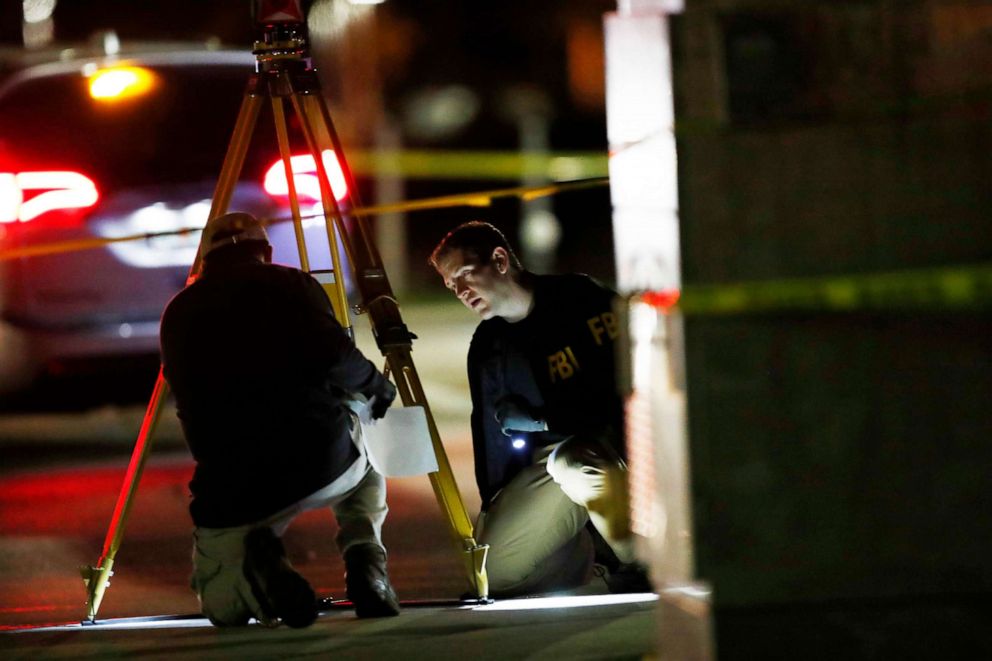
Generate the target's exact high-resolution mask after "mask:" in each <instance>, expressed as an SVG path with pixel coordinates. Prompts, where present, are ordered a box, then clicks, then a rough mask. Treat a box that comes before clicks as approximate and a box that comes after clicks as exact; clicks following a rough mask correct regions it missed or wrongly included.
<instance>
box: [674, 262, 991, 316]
mask: <svg viewBox="0 0 992 661" xmlns="http://www.w3.org/2000/svg"><path fill="white" fill-rule="evenodd" d="M676 307H677V308H678V309H679V310H680V311H681V312H682V313H683V314H685V315H686V316H718V315H741V314H767V313H773V312H873V311H879V312H899V311H910V312H928V311H933V312H939V311H954V310H958V311H961V310H980V309H992V264H975V265H970V266H949V267H937V268H921V269H912V270H902V271H890V272H886V273H869V274H861V275H844V276H823V277H816V278H793V279H782V280H768V281H759V282H747V283H731V284H714V285H687V286H686V287H684V288H683V290H682V292H681V296H680V298H679V301H678V303H677V305H676Z"/></svg>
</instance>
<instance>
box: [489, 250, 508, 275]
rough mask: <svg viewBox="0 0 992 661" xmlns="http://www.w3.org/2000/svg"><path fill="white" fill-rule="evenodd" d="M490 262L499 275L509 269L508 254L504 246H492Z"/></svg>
mask: <svg viewBox="0 0 992 661" xmlns="http://www.w3.org/2000/svg"><path fill="white" fill-rule="evenodd" d="M492 263H493V265H494V266H495V267H496V270H497V271H499V272H500V274H501V275H502V274H505V273H506V272H507V271H509V270H510V256H509V255H508V254H507V252H506V249H505V248H503V247H497V248H493V257H492Z"/></svg>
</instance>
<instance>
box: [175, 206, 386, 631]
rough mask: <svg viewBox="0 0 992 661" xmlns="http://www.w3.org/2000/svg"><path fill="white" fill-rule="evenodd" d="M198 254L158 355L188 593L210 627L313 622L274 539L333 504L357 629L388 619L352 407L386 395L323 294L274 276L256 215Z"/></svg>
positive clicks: (373, 491)
mask: <svg viewBox="0 0 992 661" xmlns="http://www.w3.org/2000/svg"><path fill="white" fill-rule="evenodd" d="M200 255H201V257H202V259H203V269H202V272H201V275H200V277H198V278H197V279H196V281H195V282H193V283H192V284H191V285H189V286H188V287H186V288H185V289H184V290H183V291H181V292H179V293H178V294H177V295H176V296H175V297H174V298H173V299H172V300H171V301H170V302H169V304H168V306H167V307H166V309H165V313H164V314H163V316H162V327H161V343H162V364H163V370H164V373H165V377H166V379H167V380H168V383H169V385H170V387H171V388H172V391H173V392H174V393H175V398H176V407H177V413H178V416H179V420H180V422H181V423H182V427H183V433H184V435H185V437H186V442H187V444H188V445H189V448H190V450H191V452H192V454H193V457H194V459H195V460H196V468H195V471H194V474H193V479H192V481H191V482H190V491H191V492H192V496H193V499H192V502H191V504H190V514H191V515H192V519H193V523H194V525H195V526H196V529H195V531H194V534H193V539H194V544H193V546H194V549H193V577H192V586H193V589H194V590H195V591H196V593H197V596H198V597H199V599H200V603H201V607H202V610H203V613H204V614H205V615H206V616H207V617H208V618H210V620H211V621H212V622H213V623H214V624H216V625H218V626H231V625H241V624H246V623H247V622H248V620H249V618H252V617H254V618H255V619H257V620H258V621H260V622H263V623H266V624H273V623H277V622H280V621H281V622H282V623H285V624H287V625H289V626H291V627H305V626H308V625H309V624H311V623H312V622H313V621H314V619H315V618H316V616H317V600H316V596H315V594H314V591H313V589H312V588H311V587H310V585H309V583H308V582H307V581H306V579H304V578H303V577H302V576H301V575H300V574H299V573H298V572H296V570H295V569H293V567H292V566H291V564H290V563H289V560H288V559H287V558H286V554H285V551H284V549H283V545H282V541H281V537H282V535H283V533H284V532H285V530H286V528H287V527H288V526H289V524H290V522H291V521H292V520H293V518H294V517H296V515H298V514H300V513H301V512H303V511H306V510H310V509H316V508H323V507H329V508H330V509H331V510H333V512H334V515H335V517H336V519H337V522H338V527H339V532H338V534H337V540H336V541H337V545H338V548H339V549H340V551H341V552H342V554H343V555H344V560H345V568H346V577H345V578H346V585H347V593H348V598H349V599H350V600H351V601H352V602H353V603H354V604H355V608H356V612H357V614H358V616H359V617H379V616H387V615H396V614H398V613H399V601H398V599H397V597H396V594H395V592H394V591H393V588H392V586H391V585H390V582H389V577H388V575H387V572H386V552H385V548H384V547H383V544H382V540H381V535H380V534H381V528H382V523H383V520H384V519H385V516H386V511H387V508H386V491H385V481H384V480H383V478H382V476H381V475H379V474H378V473H377V472H376V471H375V470H374V469H373V468H372V467H371V466H370V465H369V463H368V460H367V459H366V456H365V450H364V448H363V446H362V443H361V438H360V434H361V431H360V430H361V427H360V426H359V425H358V424H357V420H356V419H355V416H354V414H353V413H352V412H351V410H350V409H349V407H348V406H347V404H348V402H349V401H350V400H353V399H356V398H364V399H366V400H368V401H370V403H371V404H370V405H371V407H372V409H371V412H372V416H373V418H379V417H382V416H383V415H384V414H385V412H386V409H387V408H388V407H389V405H390V404H391V403H392V401H393V399H394V398H395V396H396V389H395V387H394V386H393V385H392V384H391V383H390V382H389V381H388V380H387V379H386V378H385V377H384V376H383V375H382V374H381V373H380V372H379V371H378V370H377V369H376V368H375V366H374V365H373V364H372V363H371V362H370V361H369V360H367V359H366V358H365V357H364V356H363V355H362V354H361V352H359V350H358V349H357V348H356V347H355V345H354V342H353V341H352V340H351V338H350V337H349V336H348V335H347V334H346V333H345V331H344V330H343V329H342V327H341V325H340V324H339V323H338V321H337V320H336V318H335V316H334V311H333V309H332V308H331V305H330V302H329V301H328V299H327V296H326V295H325V293H324V291H323V289H322V288H321V286H320V285H319V284H318V283H317V281H316V280H314V279H313V278H312V277H310V275H308V274H306V273H304V272H302V271H300V270H298V269H294V268H289V267H285V266H279V265H275V264H272V263H271V258H272V246H271V245H270V244H269V241H268V237H267V235H266V232H265V228H264V227H263V225H262V223H261V222H259V221H258V220H257V219H256V218H254V217H253V216H251V215H249V214H245V213H230V214H226V215H223V216H219V217H217V218H213V219H211V220H210V221H209V222H208V223H207V226H206V227H205V228H204V231H203V235H202V239H201V242H200Z"/></svg>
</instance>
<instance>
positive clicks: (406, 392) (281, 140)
mask: <svg viewBox="0 0 992 661" xmlns="http://www.w3.org/2000/svg"><path fill="white" fill-rule="evenodd" d="M270 5H271V6H270ZM252 9H253V14H254V21H255V26H256V28H257V29H258V38H257V40H256V41H255V44H254V49H253V54H254V55H255V73H254V74H251V76H250V78H249V81H248V86H247V89H246V91H245V94H244V98H243V100H242V103H241V108H240V110H239V111H238V116H237V120H236V123H235V126H234V130H233V133H232V135H231V140H230V143H229V145H228V148H227V153H226V155H225V157H224V162H223V164H222V166H221V171H220V175H219V177H218V180H217V186H216V189H215V191H214V196H213V200H212V203H211V206H210V216H209V218H210V219H213V218H216V217H218V216H221V215H224V214H225V213H227V211H228V205H229V204H230V201H231V197H232V194H233V191H234V188H235V185H236V183H237V181H238V178H239V176H240V175H241V170H242V166H243V164H244V160H245V155H246V153H247V151H248V147H249V144H250V142H251V138H252V134H253V131H254V129H255V126H256V123H257V121H258V117H259V114H260V111H261V109H262V107H263V105H265V104H266V103H268V104H269V105H270V106H271V108H272V117H273V120H274V122H275V133H276V139H277V142H278V145H279V153H280V157H281V159H282V163H283V165H284V167H285V172H286V181H287V184H288V193H289V204H290V207H291V210H292V222H293V227H294V231H295V235H296V242H297V247H298V250H299V257H300V268H301V270H303V271H305V272H308V273H313V274H314V275H315V276H316V277H317V279H318V281H320V282H321V284H322V286H323V288H324V290H325V292H327V294H328V297H329V298H330V300H331V304H332V307H333V308H334V313H335V316H336V317H337V319H338V321H339V322H340V323H341V325H342V326H343V327H344V329H345V330H346V331H347V332H348V333H349V334H351V335H352V337H354V334H353V329H352V327H351V322H350V316H349V310H348V299H347V292H346V289H345V278H344V276H343V270H342V269H343V266H342V264H343V261H344V260H343V259H342V256H341V250H342V249H343V250H344V255H345V257H346V258H347V262H348V264H349V265H350V267H351V269H352V270H353V276H354V282H355V284H356V286H357V289H358V293H359V297H360V299H361V302H360V304H359V305H356V307H355V310H356V312H357V313H358V314H362V313H367V314H368V316H369V320H370V322H371V326H372V333H373V336H374V337H375V341H376V344H377V346H378V347H379V350H380V351H381V352H382V354H383V356H385V359H386V367H385V369H384V370H383V371H384V373H385V374H386V375H387V377H388V376H389V375H390V374H391V375H392V377H393V380H394V381H395V382H396V388H397V390H398V392H399V396H400V401H402V403H403V406H421V407H423V408H424V411H425V413H426V414H427V424H428V428H429V430H430V435H431V441H432V444H433V447H434V454H435V456H436V458H437V465H438V470H437V471H436V472H433V473H430V475H429V477H430V481H431V486H432V487H433V489H434V495H435V497H436V499H437V502H438V504H439V505H440V507H441V510H442V512H443V513H444V515H445V516H446V518H447V521H448V523H449V525H450V529H451V532H452V534H453V537H454V539H455V541H456V543H457V545H458V549H459V551H460V553H461V554H462V558H463V560H464V564H465V570H466V573H467V575H468V579H469V581H468V582H469V591H468V595H470V596H471V597H472V599H471V600H470V601H476V600H477V601H480V602H482V601H487V600H488V592H489V584H488V579H487V576H486V556H487V553H488V550H489V547H488V545H484V544H478V543H477V542H476V540H475V538H474V537H473V534H474V533H473V527H472V522H471V519H470V518H469V516H468V512H467V511H466V509H465V504H464V502H463V501H462V498H461V494H460V493H459V491H458V486H457V485H456V483H455V479H454V475H453V474H452V472H451V465H450V464H449V462H448V458H447V454H446V453H445V450H444V446H443V445H442V444H441V439H440V435H439V434H438V431H437V426H436V425H435V422H434V417H433V415H432V414H431V410H430V407H429V406H428V404H427V398H426V396H425V394H424V390H423V388H422V386H421V383H420V379H419V377H418V376H417V370H416V367H415V366H414V364H413V358H412V356H411V351H412V341H413V339H414V336H413V335H412V334H411V333H410V331H409V330H408V329H407V327H406V325H405V324H404V323H403V319H402V317H401V316H400V309H399V305H398V303H397V301H396V298H395V296H394V295H393V291H392V289H391V287H390V284H389V279H388V278H387V276H386V271H385V269H384V268H383V264H382V259H381V257H380V255H379V251H378V249H377V248H376V246H375V244H374V243H373V241H372V239H371V237H370V234H369V228H368V224H367V222H366V220H365V218H364V217H363V216H361V215H358V214H355V215H351V216H349V213H348V212H349V210H351V209H356V208H360V207H361V206H362V204H361V201H360V200H359V198H358V188H357V186H356V185H355V180H354V175H353V174H352V172H351V169H350V168H349V167H348V164H347V161H346V160H345V158H344V150H343V149H342V146H341V142H340V139H339V137H338V134H337V132H336V131H335V129H334V124H333V122H332V121H331V116H330V113H329V112H328V110H327V106H326V103H325V101H324V98H323V96H322V94H321V89H320V84H319V82H318V79H317V72H316V70H315V69H314V68H313V67H312V66H311V62H310V55H309V44H308V38H307V33H306V24H305V17H304V14H303V10H302V8H301V7H300V3H299V0H290V1H282V2H266V0H257V4H256V3H255V2H253V6H252ZM287 104H288V105H289V106H290V107H291V109H292V112H293V113H294V114H295V117H296V119H297V121H298V123H299V127H300V130H301V133H302V135H303V138H304V139H305V141H306V145H307V148H308V150H309V153H310V155H312V157H313V159H314V163H315V165H316V170H317V179H318V182H319V186H320V195H321V202H322V204H321V206H322V209H323V218H324V225H325V227H326V230H327V241H328V248H329V250H330V253H331V264H332V267H333V268H332V271H331V272H321V273H317V272H315V271H311V269H310V260H309V258H308V251H307V246H306V240H305V236H304V231H303V221H302V216H301V214H300V204H299V199H298V196H297V191H296V185H295V182H294V176H295V175H294V173H293V168H292V164H291V161H290V153H291V150H290V141H289V131H288V125H287V109H286V106H287ZM326 150H332V151H333V154H334V155H335V157H336V158H337V159H338V162H339V163H340V167H341V171H342V173H343V175H344V178H345V183H346V184H347V186H348V198H347V199H346V200H345V201H342V202H339V201H338V200H337V198H336V197H335V195H334V191H333V190H332V188H331V185H330V179H329V177H328V172H327V168H326V167H325V163H324V160H323V158H322V154H323V153H324V152H325V151H326ZM201 261H202V256H201V255H199V254H197V256H196V259H195V260H194V262H193V265H192V267H191V268H190V272H189V277H188V278H187V281H186V284H187V285H189V284H190V283H192V282H194V281H195V280H196V278H197V277H198V275H199V273H200V267H201ZM167 397H168V384H167V383H166V381H165V378H164V375H163V372H162V369H161V367H160V368H159V373H158V378H157V380H156V382H155V387H154V389H153V391H152V395H151V399H150V401H149V402H148V406H147V409H146V410H145V416H144V419H143V421H142V424H141V428H140V431H139V432H138V438H137V441H136V442H135V446H134V450H133V451H132V454H131V460H130V464H129V465H128V469H127V473H126V474H125V478H124V484H123V485H122V487H121V492H120V495H119V496H118V499H117V504H116V506H115V509H114V514H113V516H112V518H111V522H110V526H109V529H108V530H107V536H106V539H105V541H104V545H103V553H102V555H101V556H100V560H99V561H98V562H97V564H96V566H93V567H83V568H82V569H81V573H82V575H83V581H84V583H85V584H86V588H87V601H86V606H87V616H86V617H87V619H86V620H84V621H83V623H84V624H87V623H89V624H92V623H94V622H95V621H96V614H97V611H98V610H99V608H100V604H101V602H102V600H103V596H104V593H105V591H106V588H107V586H108V585H109V579H110V576H111V575H112V574H113V571H112V568H113V565H114V557H115V556H116V554H117V550H118V548H119V547H120V544H121V541H122V539H123V532H124V525H125V523H126V521H127V516H128V512H129V510H130V507H131V504H132V502H133V500H134V496H135V494H136V493H137V487H138V482H139V480H140V478H141V473H142V471H143V469H144V465H145V461H146V459H147V458H148V453H149V448H150V441H151V438H152V436H153V434H154V431H155V428H156V426H157V423H158V420H159V417H160V416H161V413H162V409H163V407H164V404H165V401H166V399H167Z"/></svg>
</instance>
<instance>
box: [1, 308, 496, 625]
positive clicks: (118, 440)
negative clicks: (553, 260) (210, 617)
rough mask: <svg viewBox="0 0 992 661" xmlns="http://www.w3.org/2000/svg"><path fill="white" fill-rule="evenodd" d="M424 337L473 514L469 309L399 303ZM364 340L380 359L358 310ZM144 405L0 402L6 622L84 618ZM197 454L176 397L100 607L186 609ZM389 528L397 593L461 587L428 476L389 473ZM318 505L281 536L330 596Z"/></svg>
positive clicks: (330, 532)
mask: <svg viewBox="0 0 992 661" xmlns="http://www.w3.org/2000/svg"><path fill="white" fill-rule="evenodd" d="M404 313H405V319H406V321H407V324H408V325H409V326H410V328H411V330H412V331H413V332H415V333H417V334H418V335H419V336H420V339H419V340H418V341H417V342H416V343H415V345H414V360H415V362H416V364H417V367H418V371H419V372H420V375H421V378H422V380H423V381H424V384H425V388H426V392H427V395H428V398H429V401H430V403H431V406H432V409H433V411H434V413H435V416H436V418H437V421H438V425H439V428H440V431H441V434H442V438H443V439H444V441H445V444H446V446H447V448H448V453H449V458H450V459H451V462H452V465H453V467H454V469H455V472H456V476H457V478H458V482H459V486H460V488H461V491H462V493H463V494H464V497H465V500H466V504H467V506H468V508H469V511H470V512H471V513H473V514H474V513H475V512H476V511H477V509H478V496H477V494H476V492H475V488H474V481H473V479H472V469H471V448H470V439H469V432H468V427H467V417H468V411H469V405H468V401H467V386H466V383H465V374H464V357H465V352H466V350H467V346H468V341H469V338H470V336H471V332H472V329H473V327H474V325H475V320H474V319H473V318H472V316H471V315H470V314H469V313H468V312H467V311H465V310H464V309H462V308H461V307H460V306H458V304H457V303H454V302H452V303H451V304H450V305H441V306H433V307H429V308H428V307H424V306H419V307H418V306H413V307H411V308H410V309H404ZM356 325H357V327H358V329H359V338H358V342H359V345H360V346H361V347H362V348H363V350H364V351H365V353H366V355H368V356H369V357H370V358H373V360H374V361H375V362H377V363H379V362H381V359H380V358H378V357H377V356H378V352H377V351H376V350H375V349H374V347H373V345H372V341H371V338H370V337H369V334H368V332H367V331H366V330H365V328H366V326H367V323H366V322H365V320H364V319H358V320H357V324H356ZM143 412H144V406H143V404H140V403H139V404H136V405H132V406H104V407H98V408H95V409H89V410H85V411H78V412H70V413H65V412H62V413H56V414H53V413H46V412H33V413H16V414H15V413H10V412H7V413H6V414H3V415H0V449H2V451H3V452H4V455H5V462H4V467H3V468H0V470H2V473H0V559H2V561H0V628H3V627H15V626H20V625H27V624H32V625H37V624H43V623H55V622H66V621H74V620H75V621H78V620H79V619H80V618H81V617H82V616H83V615H84V601H85V591H84V588H83V584H82V581H81V579H80V577H79V574H78V567H79V566H81V565H85V564H92V563H95V562H96V561H97V559H98V556H99V555H100V550H101V548H102V544H103V538H104V535H105V533H106V529H107V524H108V522H109V519H110V516H111V514H112V512H113V509H114V503H115V501H116V498H117V493H118V491H119V489H120V485H121V481H122V479H123V473H124V468H125V467H126V465H127V459H128V457H129V455H130V451H131V447H132V445H133V442H134V437H135V435H136V433H137V430H138V427H139V424H140V420H141V416H142V414H143ZM191 471H192V462H191V460H190V458H189V455H188V453H187V452H186V450H185V447H184V445H183V444H182V441H181V436H180V433H179V428H178V424H177V423H176V421H175V419H174V414H173V412H172V410H171V409H170V410H169V411H168V412H167V414H166V415H165V416H164V418H163V420H162V423H161V425H160V429H159V433H158V435H157V437H156V441H155V447H154V450H153V453H152V455H151V459H150V461H149V464H148V466H147V468H146V471H145V475H144V477H143V479H142V481H141V485H140V488H139V492H138V497H137V499H136V501H135V504H134V507H133V510H132V514H131V518H130V520H129V523H128V526H127V529H126V534H125V537H124V543H123V545H122V547H121V550H120V552H119V553H118V555H117V562H116V566H115V570H116V576H115V577H114V579H113V580H112V585H111V587H110V588H109V589H108V592H107V595H106V597H105V600H104V603H103V606H102V608H101V611H100V616H101V617H108V618H110V617H124V616H138V615H154V614H162V613H191V612H195V611H196V601H195V599H194V597H193V595H192V593H191V592H190V590H189V588H188V587H187V580H188V574H189V546H190V541H189V537H190V531H191V524H190V521H189V517H188V514H187V511H186V507H187V502H188V496H187V488H186V484H187V482H188V481H189V478H190V476H191ZM389 488H390V495H389V503H390V508H391V512H390V516H389V519H388V520H387V522H386V528H385V531H384V537H385V542H386V544H387V546H388V548H389V549H390V553H391V555H390V564H391V569H392V575H393V578H394V582H395V584H396V587H397V590H398V591H399V593H400V595H401V597H402V598H404V599H431V598H450V597H455V596H458V595H459V594H461V593H462V592H463V590H464V588H465V586H464V584H463V581H464V578H463V575H462V569H461V565H460V559H459V557H458V555H457V554H456V552H455V547H454V544H453V542H452V540H451V537H450V534H449V532H448V530H447V526H446V524H445V522H444V521H443V520H442V518H441V515H440V511H439V509H438V507H437V505H436V503H435V501H434V497H433V492H432V491H431V489H430V485H429V482H428V480H427V478H426V477H424V478H409V479H402V480H391V481H390V485H389ZM334 532H335V526H334V523H333V518H332V517H331V515H330V514H329V513H326V512H311V513H308V514H306V515H304V516H302V517H301V518H300V519H299V520H298V521H297V522H296V524H295V525H294V526H293V527H292V528H291V529H290V530H289V532H288V533H287V536H286V546H287V551H288V553H289V555H290V558H291V560H292V561H293V563H294V564H295V565H296V566H297V567H298V568H299V569H300V571H301V572H303V573H304V574H305V575H306V576H307V577H308V578H309V579H310V580H311V582H312V583H313V584H314V586H315V587H316V588H317V590H318V592H320V593H321V594H325V595H342V594H343V580H342V571H343V570H342V564H341V561H340V559H339V557H338V554H337V552H336V549H335V547H334V544H333V538H334Z"/></svg>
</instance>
